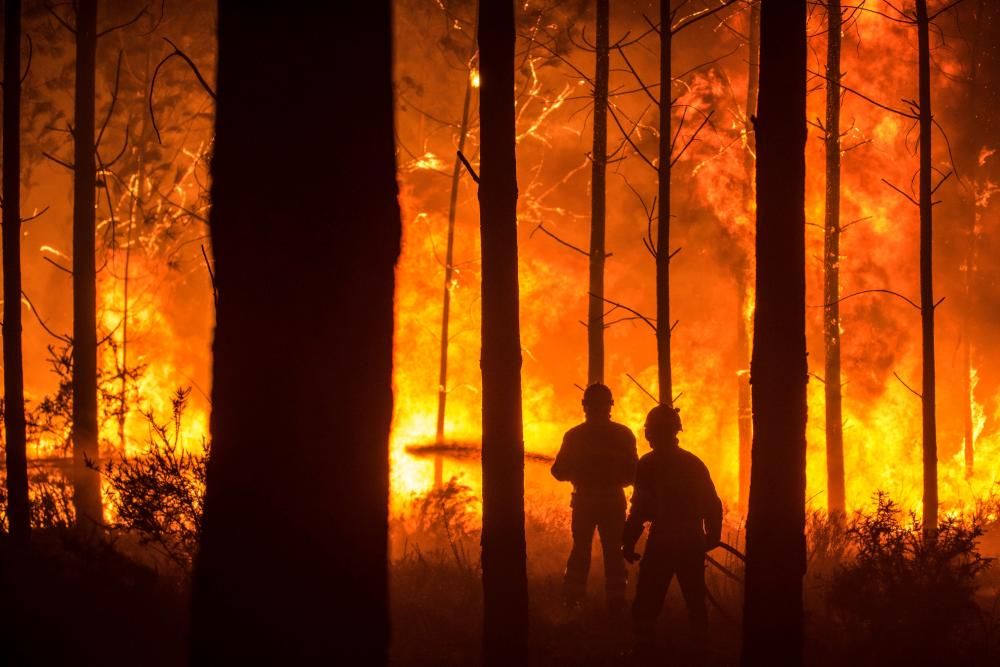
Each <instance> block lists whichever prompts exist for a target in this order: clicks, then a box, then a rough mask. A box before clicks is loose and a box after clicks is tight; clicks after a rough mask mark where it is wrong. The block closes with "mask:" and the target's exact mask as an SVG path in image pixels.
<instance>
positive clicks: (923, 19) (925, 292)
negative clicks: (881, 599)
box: [917, 0, 938, 532]
mask: <svg viewBox="0 0 1000 667" xmlns="http://www.w3.org/2000/svg"><path fill="white" fill-rule="evenodd" d="M929 27H930V26H929V21H928V18H927V0H917V48H918V50H919V53H918V67H919V79H920V100H919V102H920V323H921V327H920V330H921V335H922V347H923V383H922V388H921V394H920V395H921V403H922V407H923V436H924V442H923V448H924V513H923V522H924V529H925V530H928V531H932V532H933V531H935V530H937V518H938V485H937V414H936V410H937V399H936V393H937V392H936V379H935V368H934V307H935V306H934V263H933V261H934V255H933V241H934V231H933V230H934V225H933V217H932V216H933V205H934V204H933V202H932V201H931V197H932V192H931V176H932V171H931V170H932V168H933V166H932V164H931V131H932V127H931V123H932V118H933V116H932V115H931V65H930V62H931V58H930V37H929Z"/></svg>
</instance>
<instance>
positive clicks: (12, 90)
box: [3, 0, 31, 546]
mask: <svg viewBox="0 0 1000 667" xmlns="http://www.w3.org/2000/svg"><path fill="white" fill-rule="evenodd" d="M3 31H4V34H3V46H4V52H3V53H4V56H3V399H4V403H3V408H4V409H3V418H4V427H5V429H6V433H5V435H6V440H5V443H4V444H5V445H6V453H7V522H8V528H9V530H10V536H11V539H12V540H13V541H14V542H15V543H16V544H19V545H21V546H23V545H25V544H26V543H27V542H28V538H29V536H30V534H31V505H30V504H29V502H28V460H27V452H26V443H25V424H24V357H23V355H22V354H21V0H6V2H5V3H4V26H3Z"/></svg>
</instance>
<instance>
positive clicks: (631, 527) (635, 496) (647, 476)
mask: <svg viewBox="0 0 1000 667" xmlns="http://www.w3.org/2000/svg"><path fill="white" fill-rule="evenodd" d="M652 472H653V471H652V469H651V467H650V465H649V461H648V460H645V461H639V464H638V466H637V467H636V473H635V488H634V490H633V491H632V507H631V509H630V510H629V513H628V518H627V519H625V531H624V533H623V534H622V553H623V554H624V556H625V560H627V561H629V562H630V563H634V562H635V561H636V560H637V559H638V554H636V552H635V544H636V542H638V541H639V538H640V537H642V532H643V530H645V527H646V522H647V521H651V520H652V519H653V512H654V509H655V507H656V496H655V493H656V483H655V482H656V481H655V480H654V479H653V478H652Z"/></svg>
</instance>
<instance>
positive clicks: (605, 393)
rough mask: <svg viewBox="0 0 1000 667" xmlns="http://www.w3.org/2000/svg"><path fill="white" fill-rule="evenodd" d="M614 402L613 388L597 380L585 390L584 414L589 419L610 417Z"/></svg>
mask: <svg viewBox="0 0 1000 667" xmlns="http://www.w3.org/2000/svg"><path fill="white" fill-rule="evenodd" d="M614 404H615V401H614V399H612V398H611V390H610V389H608V388H607V387H606V386H604V385H603V384H601V383H600V382H595V383H594V384H592V385H590V386H589V387H587V388H586V389H585V390H584V391H583V414H585V415H586V416H587V419H610V418H611V406H612V405H614Z"/></svg>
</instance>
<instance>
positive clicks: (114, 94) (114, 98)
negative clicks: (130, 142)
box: [94, 10, 145, 148]
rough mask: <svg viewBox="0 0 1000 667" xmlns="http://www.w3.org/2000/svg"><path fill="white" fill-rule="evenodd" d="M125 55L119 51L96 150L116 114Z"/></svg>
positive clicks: (95, 143)
mask: <svg viewBox="0 0 1000 667" xmlns="http://www.w3.org/2000/svg"><path fill="white" fill-rule="evenodd" d="M144 11H145V10H144ZM123 53H124V51H123V50H121V49H119V50H118V64H117V65H115V85H114V86H113V87H112V89H111V103H110V104H109V105H108V115H107V116H105V117H104V122H103V123H101V130H100V131H99V132H98V133H97V141H96V142H94V145H95V146H96V148H100V147H101V139H103V138H104V131H105V130H106V129H108V123H110V122H111V115H112V114H114V112H115V105H116V104H118V84H119V83H120V82H121V78H122V54H123ZM126 134H127V133H126Z"/></svg>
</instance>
